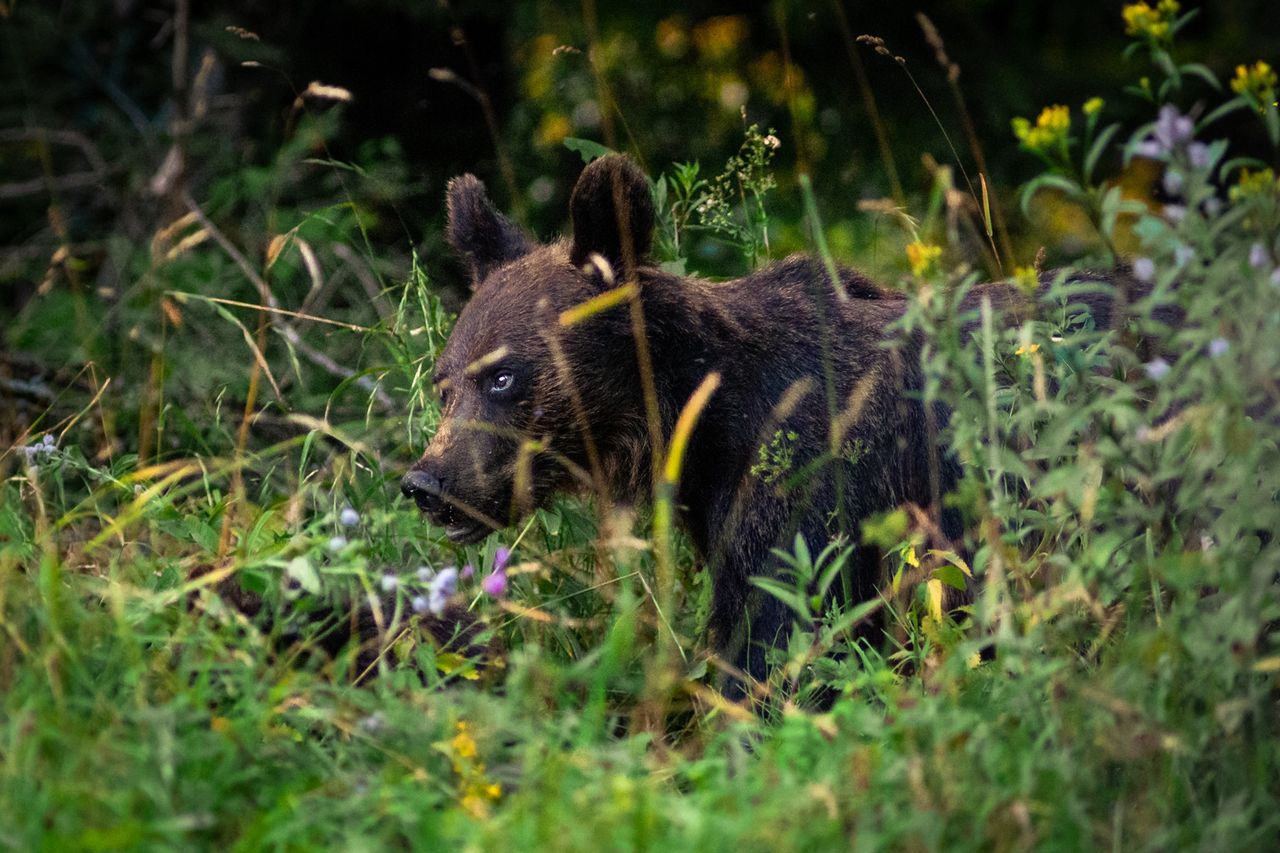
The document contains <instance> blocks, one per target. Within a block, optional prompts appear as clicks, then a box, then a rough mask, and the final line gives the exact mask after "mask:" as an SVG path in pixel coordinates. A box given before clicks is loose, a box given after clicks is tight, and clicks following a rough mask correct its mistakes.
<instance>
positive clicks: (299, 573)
mask: <svg viewBox="0 0 1280 853" xmlns="http://www.w3.org/2000/svg"><path fill="white" fill-rule="evenodd" d="M284 570H285V573H286V574H287V575H288V576H289V577H291V578H293V579H294V580H295V581H297V582H298V585H299V586H301V587H302V588H303V589H305V590H306V591H307V592H309V593H311V594H312V595H316V594H318V593H319V592H320V576H319V575H318V574H316V570H315V567H314V566H312V565H311V561H310V560H308V559H307V558H306V557H303V556H298V557H294V558H293V559H292V560H290V561H289V562H288V564H287V565H286V566H285V567H284Z"/></svg>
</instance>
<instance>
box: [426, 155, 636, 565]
mask: <svg viewBox="0 0 1280 853" xmlns="http://www.w3.org/2000/svg"><path fill="white" fill-rule="evenodd" d="M448 211H449V222H448V233H447V236H448V240H449V243H450V244H451V245H452V246H453V248H454V249H455V250H456V251H457V252H458V254H459V255H460V256H461V257H462V258H463V260H464V261H465V262H466V263H467V265H468V267H469V269H470V272H471V276H472V283H473V286H474V295H473V296H472V298H471V300H470V302H469V303H468V304H467V306H466V308H465V309H463V311H462V314H461V316H459V318H458V322H457V325H456V326H455V327H454V329H453V332H452V334H451V335H450V337H449V341H448V343H447V344H446V345H445V348H444V351H443V352H442V353H441V355H440V358H439V359H438V360H437V362H436V364H435V372H434V375H433V377H432V378H433V382H434V384H435V387H436V390H437V392H438V393H439V397H440V410H441V420H440V425H439V428H438V429H437V430H436V432H435V435H434V436H433V437H432V439H431V441H430V443H429V444H428V446H427V448H426V451H425V452H424V453H423V455H422V458H421V459H419V460H418V462H417V463H416V464H415V465H414V466H413V468H412V469H411V470H410V471H409V473H408V474H406V475H405V477H404V479H403V480H402V481H401V489H402V491H403V492H404V494H405V495H406V496H407V497H409V498H411V499H413V500H414V501H415V502H416V503H417V505H418V506H419V508H421V509H422V510H423V512H425V513H426V514H427V515H428V517H429V518H430V519H431V520H432V522H434V523H435V524H437V525H439V526H441V527H443V528H444V529H445V532H446V533H447V535H448V536H449V538H450V539H452V540H453V541H455V542H474V541H477V540H479V539H481V538H483V537H484V536H485V535H486V534H488V533H489V532H490V531H492V530H494V529H498V528H501V527H504V526H506V525H507V524H508V523H510V522H512V521H514V520H515V519H517V518H518V517H519V516H521V515H524V514H526V513H528V512H529V511H531V510H532V509H533V508H535V507H537V506H539V505H541V504H542V503H543V502H544V501H545V500H546V499H547V497H548V496H550V495H551V494H553V493H554V492H555V491H557V490H559V489H561V488H565V487H568V486H571V485H573V484H574V483H575V482H579V483H582V484H584V485H585V484H589V483H591V482H592V480H593V476H592V474H593V472H599V470H600V466H601V460H602V459H603V458H604V457H605V456H607V455H608V454H609V453H610V445H611V443H614V442H618V441H621V440H622V439H621V438H620V437H619V436H621V434H622V433H623V432H625V431H626V430H627V429H628V428H631V427H633V426H634V423H633V422H634V420H635V419H636V418H640V417H642V414H641V413H640V412H638V411H637V407H636V403H635V401H636V396H637V393H638V392H637V390H636V388H637V383H638V374H637V372H636V368H635V350H634V346H633V342H632V338H631V325H630V320H629V316H628V314H629V312H628V311H626V310H625V303H623V306H622V308H621V309H619V308H618V307H617V306H615V307H613V308H612V309H611V310H602V311H598V312H591V311H589V310H588V311H578V312H574V311H573V310H572V309H574V308H577V307H578V306H582V305H583V304H584V303H587V302H589V300H591V299H592V298H594V297H597V296H600V295H601V294H603V293H605V292H607V291H610V290H612V289H614V288H617V287H619V286H622V285H623V284H624V283H626V282H634V281H635V279H636V277H637V275H638V274H639V271H640V270H641V268H642V265H643V264H644V259H645V256H646V255H647V253H648V251H649V248H650V245H651V243H652V238H653V228H654V208H653V199H652V195H651V193H650V190H649V185H648V181H647V180H646V179H645V176H644V175H643V173H641V172H640V170H639V169H638V168H636V166H634V165H633V164H632V163H631V162H630V161H629V160H628V159H626V158H625V157H623V156H621V155H610V156H608V157H604V158H601V159H599V160H596V161H594V162H592V163H591V164H590V165H588V166H587V167H586V169H585V170H583V173H582V176H581V177H580V178H579V179H578V183H577V185H576V186H575V187H574V191H573V195H572V197H571V199H570V203H569V212H570V217H571V219H572V223H573V237H572V238H571V239H568V240H558V241H556V242H553V243H550V244H546V245H543V244H539V243H536V242H535V241H533V240H531V239H530V238H529V237H527V236H526V235H525V234H524V233H523V232H522V231H521V230H520V229H519V228H518V227H516V226H515V225H514V224H513V223H512V222H511V221H510V220H509V219H507V218H506V217H505V216H503V215H502V214H501V213H499V212H498V211H497V210H496V209H495V208H494V206H493V204H492V203H491V202H490V200H489V197H488V195H487V194H486V192H485V188H484V185H483V184H482V183H481V182H480V181H479V180H477V179H476V178H475V177H474V176H472V175H463V176H462V177H459V178H455V179H454V180H453V181H451V182H450V183H449V189H448ZM566 312H568V313H566ZM584 315H586V316H584ZM629 422H630V423H629Z"/></svg>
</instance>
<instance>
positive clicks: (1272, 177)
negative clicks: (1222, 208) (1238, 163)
mask: <svg viewBox="0 0 1280 853" xmlns="http://www.w3.org/2000/svg"><path fill="white" fill-rule="evenodd" d="M1277 194H1280V180H1278V179H1277V178H1276V173H1275V172H1273V171H1272V170H1271V169H1260V170H1259V171H1257V172H1250V171H1249V170H1248V169H1241V170H1240V180H1239V181H1237V182H1236V185H1235V186H1234V187H1232V188H1231V200H1232V201H1242V200H1244V199H1247V198H1253V197H1261V196H1268V195H1277Z"/></svg>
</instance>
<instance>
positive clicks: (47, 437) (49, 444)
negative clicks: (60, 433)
mask: <svg viewBox="0 0 1280 853" xmlns="http://www.w3.org/2000/svg"><path fill="white" fill-rule="evenodd" d="M18 449H19V450H20V451H21V452H22V455H23V457H25V458H26V460H27V464H28V465H34V464H36V463H37V462H38V461H39V460H40V459H42V458H44V457H47V456H50V455H52V454H53V453H55V452H57V450H58V445H57V444H56V443H54V440H53V433H50V432H46V433H45V434H44V438H42V439H40V440H39V441H37V442H35V443H34V444H27V445H24V446H22V447H20V448H18Z"/></svg>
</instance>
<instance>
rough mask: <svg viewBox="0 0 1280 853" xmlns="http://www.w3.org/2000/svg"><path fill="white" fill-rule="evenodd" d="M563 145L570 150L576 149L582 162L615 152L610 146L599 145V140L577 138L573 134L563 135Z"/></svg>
mask: <svg viewBox="0 0 1280 853" xmlns="http://www.w3.org/2000/svg"><path fill="white" fill-rule="evenodd" d="M564 147H565V148H568V149H569V150H570V151H576V152H577V153H578V156H579V157H581V158H582V162H583V163H590V162H591V161H592V160H596V159H599V158H600V157H604V156H606V155H609V154H616V153H617V152H616V151H614V150H613V149H612V148H609V147H608V146H605V145H601V144H600V143H599V142H593V141H591V140H590V139H578V138H577V137H574V136H566V137H565V140H564Z"/></svg>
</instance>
